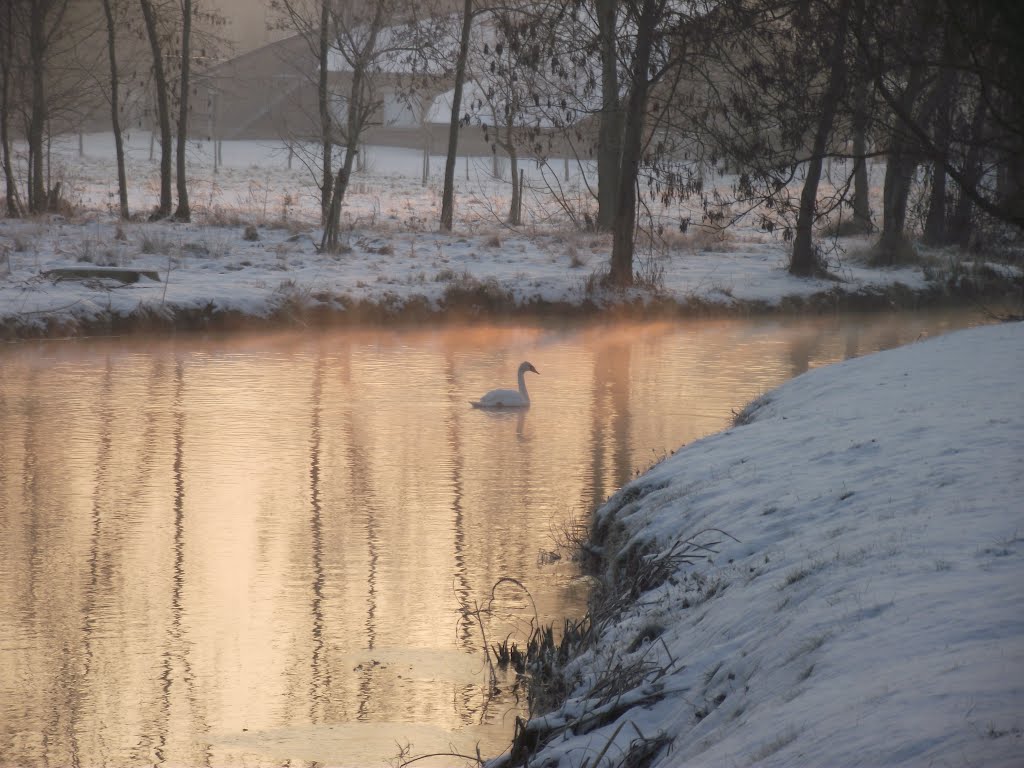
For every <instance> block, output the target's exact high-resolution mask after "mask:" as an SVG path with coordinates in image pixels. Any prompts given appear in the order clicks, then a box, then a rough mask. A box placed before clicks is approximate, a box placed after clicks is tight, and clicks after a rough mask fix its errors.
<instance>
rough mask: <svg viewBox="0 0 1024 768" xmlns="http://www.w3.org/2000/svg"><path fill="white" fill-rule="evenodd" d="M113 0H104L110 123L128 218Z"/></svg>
mask: <svg viewBox="0 0 1024 768" xmlns="http://www.w3.org/2000/svg"><path fill="white" fill-rule="evenodd" d="M110 2H111V0H103V13H104V15H105V16H106V18H107V56H108V57H109V59H110V125H111V127H112V128H113V131H114V154H115V155H116V156H117V198H118V209H119V215H120V216H121V218H122V219H127V218H128V216H129V212H128V177H127V175H126V173H125V168H124V136H122V135H121V109H120V106H119V103H120V99H119V94H118V91H119V86H118V71H117V55H116V54H117V52H116V45H115V39H116V32H115V26H114V13H113V10H112V9H111V7H110Z"/></svg>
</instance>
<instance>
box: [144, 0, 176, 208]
mask: <svg viewBox="0 0 1024 768" xmlns="http://www.w3.org/2000/svg"><path fill="white" fill-rule="evenodd" d="M139 5H140V6H141V7H142V16H143V19H144V21H145V27H146V37H147V39H148V40H149V49H150V53H151V54H152V57H153V84H154V87H155V89H156V107H157V120H158V122H159V127H160V204H159V205H158V206H157V209H156V211H155V212H154V214H153V216H154V218H161V219H163V218H167V217H169V216H170V215H171V152H172V151H173V150H172V146H171V107H170V95H169V91H170V89H169V87H168V84H167V76H166V74H165V70H164V52H163V47H162V43H161V37H160V30H159V27H158V19H157V14H156V10H155V9H154V7H153V2H152V0H139Z"/></svg>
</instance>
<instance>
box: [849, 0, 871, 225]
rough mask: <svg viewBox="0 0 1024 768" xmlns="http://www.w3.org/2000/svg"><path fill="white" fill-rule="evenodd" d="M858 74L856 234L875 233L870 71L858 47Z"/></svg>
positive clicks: (859, 17) (859, 22)
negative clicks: (870, 161) (869, 153)
mask: <svg viewBox="0 0 1024 768" xmlns="http://www.w3.org/2000/svg"><path fill="white" fill-rule="evenodd" d="M864 14H865V10H864V0H855V5H854V10H853V16H854V21H853V23H854V36H855V38H856V39H860V38H861V35H862V34H863V32H862V29H863V23H864ZM855 66H856V70H855V71H856V73H857V74H856V75H855V76H854V82H853V83H852V88H853V115H852V118H851V125H850V131H851V133H852V134H853V136H852V138H853V231H854V232H858V233H863V234H867V233H869V232H871V230H872V228H873V227H872V224H871V203H870V201H869V197H868V195H869V190H870V182H869V179H868V160H867V151H868V136H867V133H868V120H869V117H870V115H869V114H868V81H867V79H866V78H864V77H862V76H861V74H862V73H863V72H864V71H865V70H866V68H867V62H866V56H865V54H864V52H863V50H861V47H860V46H857V60H856V65H855Z"/></svg>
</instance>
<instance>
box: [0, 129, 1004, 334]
mask: <svg viewBox="0 0 1024 768" xmlns="http://www.w3.org/2000/svg"><path fill="white" fill-rule="evenodd" d="M208 149H209V147H208V146H207V145H206V144H204V143H202V142H200V143H198V144H197V145H196V146H195V147H192V148H191V149H190V154H191V156H190V183H191V184H192V187H193V192H192V198H193V211H194V216H193V218H194V223H189V224H173V223H169V222H147V221H144V220H137V221H131V222H125V223H119V222H118V221H117V219H116V217H115V216H113V215H112V210H111V206H112V205H113V204H114V201H115V200H116V188H115V186H114V185H113V179H115V178H116V176H115V172H114V166H113V157H112V139H111V137H110V136H109V135H103V134H98V135H94V136H86V137H84V139H83V149H82V153H81V154H79V152H78V145H77V142H76V141H73V140H64V141H58V142H55V144H54V147H53V156H54V159H55V160H54V162H55V164H57V166H58V169H57V171H55V173H57V175H58V176H59V178H60V179H61V180H62V182H63V184H64V189H65V194H66V195H67V197H68V200H69V211H68V212H67V215H66V216H57V215H52V216H44V217H36V218H32V219H26V220H11V219H0V338H11V337H27V336H65V335H84V334H110V333H126V332H133V331H148V330H152V331H165V330H173V329H207V328H211V329H231V328H237V327H265V326H268V325H271V324H274V325H284V326H294V327H302V326H306V325H317V324H322V323H323V324H326V323H351V322H358V321H381V320H394V319H399V320H401V319H405V320H412V321H417V322H419V321H422V320H424V319H431V320H434V319H442V318H444V317H447V316H456V317H459V318H475V317H479V316H481V315H483V316H489V317H492V318H502V317H511V316H520V317H522V316H527V317H529V316H537V315H540V316H551V315H556V314H557V315H566V314H571V315H595V314H599V313H600V314H604V315H611V314H612V313H613V312H615V311H625V312H628V313H633V314H636V311H637V309H638V308H639V309H640V310H641V311H643V312H644V313H646V314H648V315H649V314H651V313H654V312H657V313H661V314H669V315H672V314H687V313H688V314H694V313H697V314H706V313H729V312H732V313H736V312H751V311H773V310H778V309H782V310H786V311H806V310H811V311H821V310H836V309H844V308H852V309H857V308H890V307H900V308H907V307H916V306H921V305H926V304H934V303H937V302H941V301H946V300H950V299H951V298H952V299H953V300H963V298H964V296H972V297H973V296H975V295H978V294H981V295H984V296H985V297H986V298H985V300H986V301H996V300H998V299H1002V298H1006V297H1007V296H1008V297H1009V299H1010V300H1011V301H1013V300H1014V299H1015V300H1016V301H1019V297H1020V292H1021V287H1020V283H1021V278H1022V273H1021V270H1020V269H1019V267H1015V266H1007V265H1000V264H988V265H980V264H978V263H974V262H967V263H964V262H961V261H960V258H961V254H958V253H954V252H944V251H943V252H935V251H926V250H923V251H922V252H921V261H920V263H918V264H915V265H912V266H905V267H899V268H890V269H878V268H873V267H868V266H867V265H866V264H865V261H866V255H867V253H868V250H869V248H870V245H871V242H872V238H869V237H849V238H843V239H842V240H841V241H840V242H839V243H838V247H836V248H835V249H832V248H831V244H830V243H828V242H826V243H825V245H826V247H827V248H829V254H828V263H829V269H830V270H831V271H832V273H833V274H834V275H835V277H836V278H837V280H820V279H815V280H806V279H797V278H794V277H792V276H790V275H789V274H788V272H787V271H786V266H787V262H788V253H789V247H790V244H789V243H788V242H786V241H785V239H784V238H783V236H782V235H781V234H780V233H779V232H778V231H776V232H774V233H767V232H764V231H761V230H759V229H758V228H756V227H755V226H753V224H752V223H751V222H749V221H747V222H746V223H742V222H741V223H738V224H737V225H735V226H734V227H731V228H729V229H727V230H714V229H711V228H708V227H703V226H702V225H701V224H700V221H701V215H702V214H701V208H700V201H699V200H696V199H695V200H691V201H685V202H681V203H679V204H678V205H674V206H672V207H670V208H663V207H662V206H660V205H658V206H652V207H651V210H650V212H649V214H650V216H651V217H652V218H650V219H648V220H646V221H645V228H646V229H645V231H646V232H648V233H649V232H650V231H651V229H652V228H653V229H654V230H655V232H656V234H654V235H653V236H651V235H650V234H644V233H643V232H642V233H641V234H640V236H639V240H638V243H637V253H636V258H635V262H634V266H635V271H636V273H637V275H638V278H639V281H638V282H639V284H638V286H637V287H636V288H634V289H631V290H629V291H626V292H619V291H609V290H606V289H604V288H602V286H601V284H600V282H601V281H600V277H601V275H602V274H603V273H604V272H606V271H607V269H608V261H609V255H610V253H611V238H610V236H608V235H601V234H593V233H587V232H582V231H580V230H579V227H578V226H577V225H575V224H574V223H573V222H572V220H571V219H572V217H571V216H570V212H571V211H572V208H571V207H570V206H569V203H570V200H569V199H567V197H565V196H569V197H571V199H572V200H574V201H579V200H585V199H586V198H587V195H588V193H587V191H586V190H587V185H588V184H593V179H592V178H589V179H588V178H587V176H586V170H587V169H585V168H584V169H583V171H584V172H583V173H575V175H573V176H572V177H571V178H570V179H568V180H566V181H564V182H562V185H563V186H562V188H561V192H562V194H563V197H562V198H561V200H562V203H561V204H559V203H557V202H556V201H555V198H554V197H553V196H552V191H551V189H550V187H549V186H548V184H547V183H546V182H545V179H548V180H549V181H550V168H547V169H546V168H544V167H534V166H533V165H532V164H530V167H529V169H528V171H529V173H528V174H527V180H528V181H529V186H528V190H527V200H526V214H525V215H526V223H525V224H524V225H523V226H521V227H518V228H514V229H513V228H510V227H507V226H505V225H504V224H503V223H502V221H503V211H505V210H506V209H507V205H508V195H509V185H508V183H507V182H506V181H504V180H502V179H501V178H499V177H495V176H493V175H491V171H492V168H491V166H492V162H491V158H474V159H473V160H472V162H470V161H468V160H467V162H466V174H465V176H464V177H463V176H462V175H461V174H460V178H459V181H458V189H457V201H456V202H457V220H456V226H455V233H454V234H450V235H449V234H440V233H438V232H437V231H436V230H437V224H436V222H437V220H438V212H439V208H440V171H441V168H442V161H443V158H431V174H430V176H429V178H428V180H427V183H426V184H423V183H420V181H419V179H417V178H416V173H417V172H418V171H419V169H421V167H422V158H421V156H420V153H419V152H418V151H415V150H402V149H395V148H389V149H385V148H368V151H367V157H368V160H367V168H366V170H364V171H361V172H359V173H357V174H356V175H355V176H354V177H353V183H352V186H351V188H350V190H349V194H348V195H347V196H346V202H345V207H344V210H343V214H342V224H343V229H344V230H345V234H344V237H343V248H342V252H341V253H338V254H333V255H331V254H321V253H318V252H317V249H316V247H315V243H317V242H319V237H320V230H319V228H318V222H319V206H318V203H317V198H316V188H315V186H313V181H312V176H311V175H310V173H309V171H307V170H306V169H305V168H301V167H300V166H299V164H296V167H295V168H294V169H291V168H288V167H287V164H286V160H285V158H286V155H287V153H285V152H283V151H282V145H280V143H276V144H275V143H273V142H228V143H227V144H226V145H225V150H224V151H225V162H224V163H223V164H222V165H221V166H220V168H219V169H218V170H217V172H216V173H213V172H211V167H212V166H211V163H210V158H209V156H208ZM148 150H149V141H148V134H144V133H143V134H136V135H133V136H132V137H131V140H130V142H129V157H128V160H129V164H128V171H129V182H130V183H129V187H130V189H129V197H130V203H131V210H132V211H134V212H136V213H137V214H138V212H140V211H146V210H147V209H148V208H149V207H151V206H152V204H153V200H154V199H155V198H154V195H155V186H154V185H155V173H156V166H155V163H154V161H152V160H148V159H147V151H148ZM883 170H884V169H883V168H881V167H874V166H872V168H871V174H872V180H873V183H874V184H875V185H876V186H877V185H878V184H880V183H881V179H882V171H883ZM717 181H718V182H719V183H720V184H722V185H726V186H728V184H729V183H731V180H730V178H728V177H722V178H720V179H717ZM574 204H575V203H574ZM580 205H582V203H580ZM577 213H578V212H577ZM139 218H140V219H144V218H145V215H144V214H142V215H141V216H140V217H139ZM747 218H752V217H747ZM753 218H756V217H753ZM683 220H686V221H691V222H692V223H691V224H690V225H689V226H688V227H687V228H686V231H685V232H681V231H680V227H679V222H680V221H683ZM102 270H107V272H106V273H104V272H102ZM111 270H114V271H116V272H114V273H112V272H111ZM126 277H127V278H130V279H135V278H138V279H137V282H125V278H126Z"/></svg>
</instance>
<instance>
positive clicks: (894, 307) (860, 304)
mask: <svg viewBox="0 0 1024 768" xmlns="http://www.w3.org/2000/svg"><path fill="white" fill-rule="evenodd" d="M990 305H991V306H996V307H1006V306H1010V307H1017V308H1018V309H1017V310H1014V312H1019V309H1020V307H1024V278H1022V277H1019V276H1018V277H1007V276H1002V275H996V274H986V275H966V274H960V275H958V276H956V277H949V276H947V277H944V278H942V279H937V280H933V281H931V282H930V283H928V285H927V286H926V287H925V288H923V289H914V288H911V287H909V286H907V285H905V284H903V283H899V282H894V283H891V284H888V285H880V286H867V287H862V288H859V289H857V290H854V291H850V290H845V289H844V287H843V286H842V285H841V284H837V285H836V286H835V287H833V288H830V289H829V290H827V291H819V292H816V293H811V294H806V295H796V294H794V295H788V296H782V297H780V298H779V300H778V301H777V302H768V301H761V300H743V299H736V298H734V297H731V296H727V295H723V296H721V298H720V299H712V298H709V297H707V296H701V295H689V296H684V297H674V296H668V295H665V294H664V293H663V292H659V291H656V290H654V291H643V290H633V291H631V292H629V293H628V294H627V293H626V292H614V291H610V290H609V291H605V292H603V293H601V294H599V295H598V294H595V295H593V296H588V297H586V298H584V299H583V300H581V301H579V302H568V301H548V300H545V299H542V298H540V297H537V296H534V297H529V298H527V299H525V300H517V299H516V298H515V297H514V295H513V293H512V292H511V291H506V290H502V289H501V288H500V287H498V286H496V285H495V284H493V283H491V284H479V285H476V286H472V287H466V288H464V289H463V290H458V291H449V292H447V293H446V294H445V296H444V297H443V298H442V299H441V300H440V301H437V302H435V301H432V300H431V299H429V298H427V297H426V296H423V295H413V296H411V297H408V298H405V299H401V298H399V297H397V296H384V297H381V298H379V299H367V298H353V297H352V296H351V295H348V294H334V293H328V292H315V293H310V294H288V295H285V296H282V297H281V298H280V300H279V301H278V302H277V303H276V305H275V306H273V307H272V308H271V310H270V311H269V312H267V313H265V314H256V313H250V312H244V311H241V310H237V309H224V308H223V307H222V306H220V305H219V304H218V302H217V301H216V300H215V299H213V298H211V299H209V300H208V301H207V302H206V303H205V304H202V305H199V306H196V305H189V306H178V305H174V304H171V303H160V304H152V303H146V302H140V303H139V304H138V305H137V306H136V307H135V308H134V309H132V310H131V311H130V312H127V313H124V312H118V311H114V310H111V309H106V310H103V309H101V310H98V311H96V310H93V311H91V312H76V311H75V308H74V307H68V308H63V309H61V310H54V311H53V312H49V313H47V312H40V313H27V314H17V315H9V316H7V317H3V318H0V340H3V341H18V340H31V339H57V338H77V337H93V336H126V335H139V334H153V335H166V334H176V333H196V332H198V333H210V332H212V333H230V332H240V331H276V330H296V329H327V328H344V327H354V326H366V325H378V326H403V325H422V324H424V323H473V322H481V321H492V322H513V321H515V322H524V321H525V322H544V321H548V320H552V319H559V320H581V321H587V320H601V321H609V320H611V321H615V320H623V321H625V320H635V319H644V320H652V319H666V320H668V319H685V318H728V317H750V316H758V315H762V316H771V315H821V314H830V313H836V312H878V311H904V310H906V311H912V310H921V309H935V308H947V307H958V306H976V307H979V308H983V309H984V308H987V307H988V306H990Z"/></svg>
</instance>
